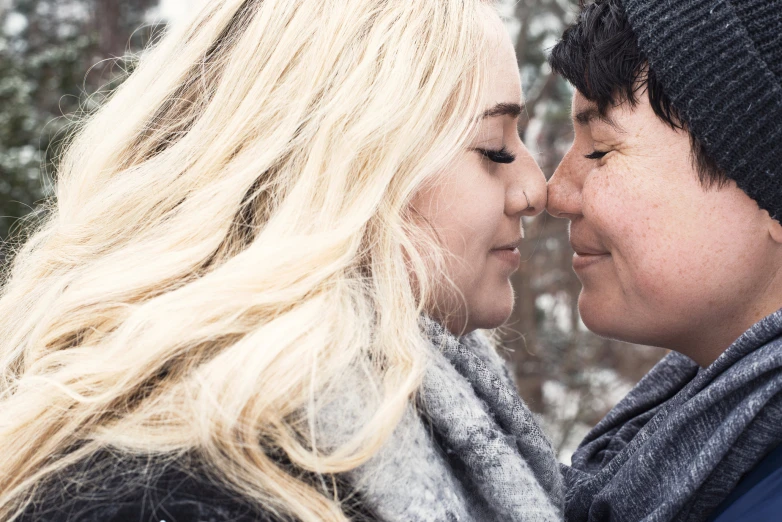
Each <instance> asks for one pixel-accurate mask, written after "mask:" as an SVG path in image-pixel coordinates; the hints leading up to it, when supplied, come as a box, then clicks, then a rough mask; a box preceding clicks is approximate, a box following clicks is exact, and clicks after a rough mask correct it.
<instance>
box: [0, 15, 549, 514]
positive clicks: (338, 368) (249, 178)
mask: <svg viewBox="0 0 782 522" xmlns="http://www.w3.org/2000/svg"><path fill="white" fill-rule="evenodd" d="M520 99H521V87H520V84H519V75H518V70H517V67H516V62H515V56H514V54H513V48H512V46H511V44H510V41H509V39H508V37H507V36H506V33H505V31H504V30H503V27H502V25H501V22H500V20H499V17H498V16H497V14H496V12H495V11H494V8H493V6H492V5H490V4H489V3H487V2H485V1H481V0H395V1H393V2H389V1H387V0H335V1H323V0H220V1H216V0H210V2H209V3H208V4H207V6H206V7H205V8H204V10H203V11H202V12H201V13H200V14H199V15H198V17H197V18H196V19H195V20H194V21H193V22H192V24H190V25H189V27H186V28H183V29H182V30H181V32H174V33H172V34H169V35H167V36H166V37H165V38H164V39H162V41H160V42H159V43H158V44H157V45H156V46H155V47H154V49H150V50H149V51H148V52H147V53H146V54H145V55H143V57H142V58H141V60H140V63H139V65H138V67H137V68H136V69H135V71H134V72H133V73H132V74H131V75H130V77H129V78H128V79H127V81H126V82H125V83H124V84H123V85H122V87H121V88H120V89H119V91H118V92H116V93H115V94H114V95H113V96H112V98H111V100H110V101H108V102H107V103H106V104H105V106H104V107H103V108H102V109H101V110H100V111H99V112H98V113H97V114H95V115H94V116H93V117H92V118H91V119H90V120H89V121H88V122H86V124H85V125H84V127H83V129H82V130H81V131H80V133H79V134H78V135H77V137H76V138H75V139H74V141H73V142H72V144H71V145H70V147H69V149H68V151H67V154H66V155H65V156H64V158H63V160H62V163H61V165H60V167H59V172H58V187H57V194H56V199H55V200H54V201H53V202H52V203H51V205H50V208H48V211H47V212H46V213H45V214H44V216H43V217H42V219H41V221H40V223H39V225H38V228H37V229H36V230H35V231H33V232H32V235H31V237H30V239H29V240H28V241H27V243H26V244H25V245H24V246H23V247H22V248H21V249H20V251H19V252H18V254H17V255H16V257H15V260H14V263H13V266H12V268H11V270H10V271H9V273H8V275H7V280H6V282H5V285H4V289H3V296H2V299H1V300H0V343H2V344H0V346H1V347H2V350H1V351H0V356H1V357H2V360H1V361H0V368H1V372H2V373H1V375H2V381H1V382H0V386H1V387H2V388H1V389H0V391H1V392H2V395H1V396H0V519H2V520H4V521H15V520H43V521H54V520H56V521H66V520H79V521H101V522H106V521H130V520H144V521H147V520H155V521H160V520H166V521H167V522H173V521H180V522H181V521H195V520H198V521H206V520H232V521H250V520H254V521H257V520H302V521H321V520H327V521H345V520H349V519H354V520H366V519H372V520H384V521H385V520H388V521H391V520H409V521H439V520H443V521H455V520H458V521H481V522H483V521H491V520H511V521H521V520H558V519H559V518H560V515H559V513H560V503H561V483H560V478H559V474H558V470H557V465H556V461H555V459H554V455H553V453H552V452H551V448H550V446H549V445H548V443H547V441H546V440H545V438H544V437H543V436H542V435H541V432H540V430H539V429H538V426H537V425H536V424H535V421H534V419H533V418H532V417H531V415H530V413H529V411H528V410H527V409H526V407H525V406H524V405H523V403H522V402H521V401H520V400H519V399H518V397H517V396H516V395H515V392H514V390H513V387H512V383H511V382H510V380H509V378H508V377H507V374H506V373H505V371H504V369H503V366H502V363H501V362H500V360H499V358H498V357H497V355H496V354H495V353H494V352H493V351H492V349H491V348H490V346H489V345H488V344H487V342H486V341H485V338H484V337H483V336H481V335H479V334H477V333H476V332H475V331H476V330H477V329H487V328H493V327H496V326H499V325H501V324H502V323H503V322H504V321H505V320H506V319H507V317H508V316H509V313H510V311H511V308H512V303H513V294H512V290H511V287H510V283H509V276H510V275H511V273H512V272H513V271H514V270H515V269H516V268H517V266H518V263H519V252H518V249H517V246H518V243H519V241H521V237H522V230H521V224H520V218H521V217H522V216H524V215H534V214H537V213H538V212H540V211H541V210H542V209H543V208H544V206H545V202H546V201H545V199H546V189H545V184H544V179H543V176H542V174H541V172H540V170H539V169H538V167H537V166H536V164H535V162H534V161H533V160H532V158H531V157H530V155H529V154H528V152H527V151H526V150H525V148H524V146H523V145H522V143H521V141H520V140H519V137H518V135H517V131H516V123H517V117H518V116H519V111H520V107H519V103H520Z"/></svg>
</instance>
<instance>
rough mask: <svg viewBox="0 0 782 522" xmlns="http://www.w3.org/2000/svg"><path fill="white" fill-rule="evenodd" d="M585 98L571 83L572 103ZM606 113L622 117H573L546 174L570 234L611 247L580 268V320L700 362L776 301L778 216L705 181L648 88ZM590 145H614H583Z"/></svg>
mask: <svg viewBox="0 0 782 522" xmlns="http://www.w3.org/2000/svg"><path fill="white" fill-rule="evenodd" d="M589 107H594V105H593V104H590V102H589V101H588V100H586V99H585V98H584V97H583V96H582V95H581V94H580V93H576V95H575V96H574V99H573V114H574V115H576V114H578V113H579V112H581V111H583V110H585V109H588V108H589ZM608 116H609V117H610V118H612V119H613V120H614V122H615V123H616V124H617V126H618V127H619V128H614V127H612V126H611V125H609V124H608V123H605V122H602V121H599V120H592V121H591V122H590V123H589V124H586V125H582V124H580V123H578V122H575V123H574V126H575V139H574V142H573V145H572V147H571V149H570V150H569V152H568V153H567V155H566V156H565V158H564V159H563V161H562V163H561V164H560V166H559V167H558V168H557V171H556V172H555V174H554V176H553V177H552V178H551V180H550V182H549V194H548V196H549V197H548V211H549V212H550V213H551V214H552V215H554V216H555V217H562V218H568V219H570V220H571V243H573V244H574V246H581V247H588V248H589V249H592V250H595V251H599V252H601V253H602V252H605V253H607V254H609V255H608V256H607V257H605V258H603V259H604V260H603V261H601V262H599V263H595V264H593V265H591V266H588V267H586V268H584V269H579V270H577V274H578V276H579V279H580V280H581V282H582V285H583V290H582V292H581V295H580V297H579V310H580V312H581V315H582V318H583V320H584V323H585V324H586V325H587V326H588V327H589V328H590V329H591V330H593V331H594V332H596V333H598V334H600V335H603V336H606V337H611V338H615V339H620V340H623V341H628V342H634V343H639V344H647V345H653V346H660V347H664V348H668V349H672V350H676V351H679V352H681V353H683V354H685V355H687V356H689V357H691V358H692V359H694V360H695V361H696V362H698V363H699V364H701V365H702V366H708V365H709V364H711V362H713V361H714V360H715V359H716V358H717V357H718V356H719V355H720V354H721V353H722V352H723V351H724V350H725V349H727V348H728V346H730V344H731V343H732V342H733V341H734V340H736V339H737V338H738V337H739V336H740V335H741V334H742V333H743V332H744V331H745V330H747V329H748V328H749V327H751V326H752V325H753V324H754V323H755V322H757V321H759V320H760V319H762V318H763V317H765V316H766V315H768V314H770V313H773V312H774V311H776V310H778V309H779V308H780V307H782V277H780V267H782V226H780V224H779V223H778V222H777V221H775V220H773V219H771V218H770V217H769V215H768V213H767V212H766V211H763V210H761V209H760V208H759V207H758V205H757V203H755V201H754V200H752V199H751V198H749V197H748V196H747V195H746V194H745V193H744V192H743V191H741V190H740V189H739V188H738V187H737V186H736V184H735V183H733V182H731V183H729V184H728V185H727V186H725V187H723V188H710V189H706V188H704V187H703V186H702V185H701V183H700V181H699V180H698V175H697V172H696V170H695V168H694V167H693V164H692V159H691V151H690V142H689V137H688V135H687V134H686V133H685V132H683V131H675V130H673V129H671V128H670V127H669V126H667V125H666V124H665V123H663V122H662V121H660V120H659V118H657V116H656V115H655V114H654V112H653V111H652V108H651V106H650V104H649V101H648V98H647V97H646V96H645V95H643V96H641V97H640V100H639V103H638V105H637V106H636V107H635V108H631V107H630V106H629V105H628V104H626V103H625V104H623V105H621V106H619V107H616V108H613V109H611V110H610V112H609V114H608ZM595 150H597V151H601V152H604V151H610V152H609V153H608V154H607V155H606V156H605V157H603V158H602V159H587V158H585V157H584V156H585V155H588V154H590V153H592V152H593V151H595Z"/></svg>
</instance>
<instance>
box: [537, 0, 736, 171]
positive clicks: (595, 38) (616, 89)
mask: <svg viewBox="0 0 782 522" xmlns="http://www.w3.org/2000/svg"><path fill="white" fill-rule="evenodd" d="M579 3H580V7H581V13H580V15H579V17H578V20H577V21H576V22H575V23H574V24H573V25H571V26H570V27H568V28H567V29H566V30H565V32H564V34H563V35H562V39H561V40H560V41H559V42H558V43H557V44H556V45H555V46H554V48H553V49H552V50H551V54H550V56H549V58H548V63H549V65H550V66H551V69H552V70H553V71H554V72H555V73H558V74H559V75H561V76H562V77H563V78H565V79H566V80H567V81H568V82H570V83H571V84H572V85H573V86H574V87H575V88H576V89H577V90H578V91H579V92H580V93H581V94H582V95H584V97H585V98H586V99H588V100H589V101H592V102H594V103H595V104H596V105H597V109H598V111H599V112H600V114H602V115H604V116H605V115H607V113H608V110H609V109H610V108H612V107H616V106H619V105H621V104H623V103H629V104H630V105H631V106H633V107H635V106H636V104H637V103H638V100H639V96H641V95H643V94H644V92H645V93H646V94H647V96H648V97H649V103H650V105H651V107H652V110H653V111H654V113H655V114H656V115H657V117H658V118H660V120H662V121H663V122H665V123H666V124H667V125H669V126H670V127H671V128H672V129H678V130H687V125H686V122H684V121H683V120H682V118H681V116H680V114H679V111H678V110H676V107H674V105H673V104H672V103H671V100H670V98H669V97H668V96H667V95H666V94H665V89H664V87H663V85H662V83H661V82H660V81H659V80H658V78H657V75H656V74H655V72H654V69H652V67H650V65H649V62H648V59H647V57H646V55H645V54H644V53H643V51H642V50H641V49H640V48H639V46H638V39H637V37H636V36H635V33H634V32H633V29H632V27H631V26H630V22H629V21H628V19H627V16H626V14H625V12H624V8H623V7H622V4H621V2H620V0H595V1H594V2H590V3H587V2H586V1H585V0H580V2H579ZM688 134H689V136H690V143H691V149H692V163H693V166H694V167H695V169H696V170H697V172H698V177H699V179H700V181H701V183H702V184H703V185H704V186H706V187H711V186H714V185H717V186H722V185H724V184H726V183H727V181H728V177H727V176H726V175H725V173H724V172H723V171H722V170H721V169H720V168H719V167H718V166H717V163H716V161H714V160H713V159H712V158H711V156H710V155H709V154H708V153H707V152H706V149H705V148H704V146H703V144H702V143H701V142H700V141H699V140H698V139H697V138H696V137H695V136H693V135H692V134H691V133H689V131H688Z"/></svg>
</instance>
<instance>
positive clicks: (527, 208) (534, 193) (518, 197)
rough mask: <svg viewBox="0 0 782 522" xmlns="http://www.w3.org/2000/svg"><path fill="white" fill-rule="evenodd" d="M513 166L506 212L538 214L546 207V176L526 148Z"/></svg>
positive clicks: (510, 213)
mask: <svg viewBox="0 0 782 522" xmlns="http://www.w3.org/2000/svg"><path fill="white" fill-rule="evenodd" d="M513 167H514V168H513V173H512V175H511V176H510V186H509V187H508V190H507V192H506V197H505V213H506V214H507V215H509V216H514V215H521V216H537V215H538V214H540V213H541V212H542V211H543V210H544V209H545V208H546V197H547V190H546V177H545V176H544V175H543V171H542V170H540V167H539V166H538V164H537V163H536V162H535V159H534V158H533V157H532V155H531V154H530V153H529V152H528V151H527V150H526V148H524V149H523V151H522V153H520V154H518V155H517V157H516V161H515V162H514V163H513Z"/></svg>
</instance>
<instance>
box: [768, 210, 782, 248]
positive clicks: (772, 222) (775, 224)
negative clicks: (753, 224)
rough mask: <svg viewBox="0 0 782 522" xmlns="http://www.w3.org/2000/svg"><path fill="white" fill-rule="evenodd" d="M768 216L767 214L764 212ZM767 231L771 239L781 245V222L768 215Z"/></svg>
mask: <svg viewBox="0 0 782 522" xmlns="http://www.w3.org/2000/svg"><path fill="white" fill-rule="evenodd" d="M766 215H767V216H768V214H766ZM768 222H769V223H768V233H769V234H770V235H771V239H773V240H774V241H776V242H777V243H778V244H780V245H782V223H780V222H779V221H777V220H776V219H773V218H772V217H771V216H768Z"/></svg>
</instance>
